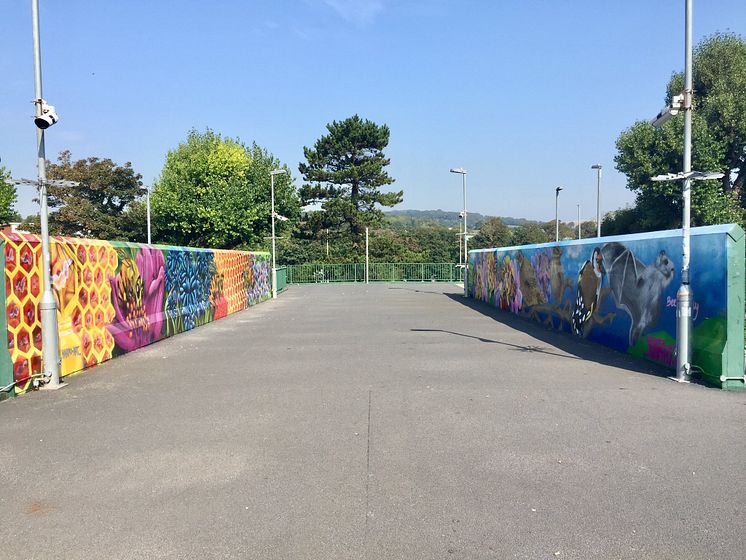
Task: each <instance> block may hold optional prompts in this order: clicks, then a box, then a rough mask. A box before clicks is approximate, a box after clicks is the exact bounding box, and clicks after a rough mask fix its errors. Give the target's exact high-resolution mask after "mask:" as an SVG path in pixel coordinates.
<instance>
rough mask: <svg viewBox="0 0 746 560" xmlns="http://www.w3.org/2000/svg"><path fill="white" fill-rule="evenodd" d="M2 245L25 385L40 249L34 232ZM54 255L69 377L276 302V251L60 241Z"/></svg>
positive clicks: (35, 353)
mask: <svg viewBox="0 0 746 560" xmlns="http://www.w3.org/2000/svg"><path fill="white" fill-rule="evenodd" d="M0 242H4V257H5V305H6V310H7V324H8V352H9V353H10V359H11V362H12V369H13V378H14V380H16V381H18V380H23V379H26V378H27V377H29V376H30V375H32V374H35V373H39V372H40V371H41V352H42V337H41V321H40V314H39V301H40V299H41V291H42V290H41V288H42V280H41V243H40V240H39V237H38V236H36V235H28V234H26V235H20V234H8V235H2V234H0ZM51 256H52V284H53V293H54V297H55V299H56V301H57V307H58V314H57V319H58V324H59V345H60V354H61V358H62V365H61V374H62V375H63V376H64V375H69V374H72V373H75V372H77V371H80V370H83V369H85V368H88V367H91V366H93V365H96V364H98V363H101V362H103V361H106V360H108V359H110V358H112V357H114V356H117V355H119V354H122V353H125V352H131V351H132V350H135V349H137V348H140V347H142V346H145V345H147V344H151V343H152V342H156V341H157V340H160V339H161V338H165V337H168V336H172V335H174V334H178V333H181V332H184V331H188V330H190V329H193V328H194V327H197V326H200V325H204V324H205V323H209V322H210V321H214V320H217V319H220V318H222V317H225V316H226V315H228V314H230V313H235V312H236V311H240V310H242V309H245V308H246V307H248V306H250V305H254V304H256V303H259V302H261V301H264V300H266V299H268V298H269V297H271V290H270V266H271V265H270V260H269V254H268V253H248V252H244V251H223V250H212V249H188V248H183V247H164V246H152V245H151V246H148V245H138V244H132V243H122V242H107V241H97V240H90V239H76V238H55V240H54V242H53V243H52V255H51ZM29 384H30V380H27V381H26V382H25V383H19V384H17V385H16V392H17V393H22V392H24V391H25V390H27V389H28V386H29Z"/></svg>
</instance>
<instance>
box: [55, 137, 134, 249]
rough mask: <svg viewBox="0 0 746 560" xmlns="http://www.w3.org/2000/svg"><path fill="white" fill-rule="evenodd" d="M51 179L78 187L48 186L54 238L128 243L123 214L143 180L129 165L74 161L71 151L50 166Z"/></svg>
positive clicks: (99, 161) (95, 158)
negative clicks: (84, 238) (92, 239)
mask: <svg viewBox="0 0 746 560" xmlns="http://www.w3.org/2000/svg"><path fill="white" fill-rule="evenodd" d="M47 176H48V178H49V179H54V180H65V181H73V182H76V183H78V185H77V186H68V187H59V186H54V185H50V186H49V208H50V209H51V210H52V211H51V212H50V213H49V230H50V232H52V233H55V234H62V235H72V236H82V237H95V238H99V239H123V238H124V239H126V235H125V234H124V232H123V230H122V222H123V213H124V211H125V209H126V208H127V205H129V204H130V203H131V202H132V201H133V200H135V199H136V198H137V197H139V196H140V194H141V190H140V186H141V185H142V183H141V179H142V176H141V175H140V174H139V173H136V172H135V171H134V169H132V164H131V163H130V162H127V163H125V164H124V165H117V164H116V163H114V162H113V161H112V160H110V159H108V158H105V159H99V158H97V157H89V158H87V159H79V160H77V161H73V159H72V154H71V153H70V151H69V150H65V151H63V152H60V155H59V157H58V158H57V163H50V162H47Z"/></svg>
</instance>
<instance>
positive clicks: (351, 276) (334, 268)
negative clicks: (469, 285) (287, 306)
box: [287, 263, 462, 284]
mask: <svg viewBox="0 0 746 560" xmlns="http://www.w3.org/2000/svg"><path fill="white" fill-rule="evenodd" d="M461 279H462V274H461V269H460V268H459V266H458V265H457V264H455V263H370V268H369V271H368V280H369V281H370V282H460V281H461ZM327 282H365V263H340V264H297V265H288V266H287V283H288V284H314V283H316V284H324V283H327Z"/></svg>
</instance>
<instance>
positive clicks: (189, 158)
mask: <svg viewBox="0 0 746 560" xmlns="http://www.w3.org/2000/svg"><path fill="white" fill-rule="evenodd" d="M276 168H282V169H285V170H286V171H287V173H286V174H285V175H278V176H276V177H275V211H276V212H277V213H279V214H281V215H283V216H285V217H287V218H288V222H287V224H285V225H283V223H282V222H278V224H277V225H278V230H279V229H282V228H283V227H285V228H287V229H289V227H292V226H293V225H294V224H295V223H296V222H297V220H298V219H299V217H300V203H299V200H298V196H297V193H296V190H295V187H294V186H293V182H292V178H291V176H290V172H289V169H288V168H287V166H283V165H282V164H281V163H280V161H279V160H278V159H277V158H275V157H274V156H273V155H272V154H270V153H269V152H268V151H267V150H265V149H264V148H262V147H260V146H258V145H257V144H256V143H253V144H252V145H250V146H246V145H244V144H243V143H241V142H240V141H239V140H233V139H229V138H223V137H222V136H221V135H220V134H217V133H215V132H213V131H212V130H209V129H208V130H206V131H205V132H204V133H200V132H197V131H196V130H192V131H191V132H189V135H188V137H187V139H186V141H185V142H183V143H181V144H180V145H179V146H178V147H177V148H176V149H175V150H172V151H170V152H169V153H168V155H167V156H166V163H165V165H164V167H163V170H162V172H161V175H160V177H159V178H158V180H157V181H156V182H155V184H154V185H153V193H152V195H151V206H152V214H153V219H154V222H155V224H156V232H157V233H156V239H158V240H159V241H162V242H167V243H174V244H178V245H191V246H199V247H216V248H226V249H228V248H237V247H240V248H254V249H256V248H257V247H266V246H267V239H266V238H267V237H268V236H269V235H270V222H271V192H270V172H271V171H272V170H273V169H276Z"/></svg>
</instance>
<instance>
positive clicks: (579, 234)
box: [578, 204, 581, 239]
mask: <svg viewBox="0 0 746 560" xmlns="http://www.w3.org/2000/svg"><path fill="white" fill-rule="evenodd" d="M580 236H581V233H580V204H578V239H580Z"/></svg>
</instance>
